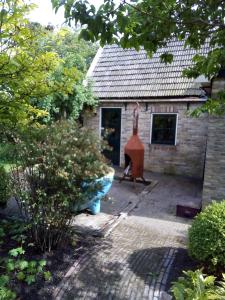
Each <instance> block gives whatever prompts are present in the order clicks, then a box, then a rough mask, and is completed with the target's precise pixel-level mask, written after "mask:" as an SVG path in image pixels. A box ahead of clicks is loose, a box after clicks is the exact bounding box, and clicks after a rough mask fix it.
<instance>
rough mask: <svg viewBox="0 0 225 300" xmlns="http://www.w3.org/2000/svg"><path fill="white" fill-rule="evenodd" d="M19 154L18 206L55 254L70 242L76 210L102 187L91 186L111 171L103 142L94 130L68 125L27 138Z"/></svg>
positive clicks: (42, 244) (41, 241) (16, 177)
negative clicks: (67, 241)
mask: <svg viewBox="0 0 225 300" xmlns="http://www.w3.org/2000/svg"><path fill="white" fill-rule="evenodd" d="M18 153H19V161H20V162H21V163H20V167H19V168H18V170H14V172H13V184H14V187H15V193H16V195H17V198H18V203H19V205H20V207H21V208H22V210H23V212H24V213H25V215H26V217H27V222H31V225H32V226H31V234H32V237H33V240H34V243H35V245H36V246H37V247H38V248H40V249H41V250H42V251H45V250H48V251H50V250H51V249H52V248H55V247H57V246H58V245H59V244H60V243H63V241H64V240H65V239H67V235H66V234H67V233H68V231H69V226H70V224H71V222H72V217H73V216H74V213H72V210H71V208H72V207H73V206H74V205H76V204H78V206H79V205H80V204H81V203H82V202H84V201H85V200H86V199H89V196H90V194H92V193H93V192H94V191H97V190H98V189H100V188H101V186H100V185H99V183H96V184H86V183H93V182H94V179H96V178H98V177H100V176H102V175H103V174H105V172H106V170H107V165H106V164H105V159H104V157H103V156H102V154H101V147H100V143H99V142H98V139H97V138H96V136H94V135H93V134H92V133H91V132H90V131H89V130H87V129H85V128H80V127H79V126H78V125H77V124H76V123H74V122H72V121H63V122H57V123H54V124H52V125H51V126H49V127H46V128H42V129H39V130H38V131H37V132H33V133H32V134H31V135H28V136H26V137H23V141H22V142H21V144H20V149H19V151H18ZM85 184H86V185H85Z"/></svg>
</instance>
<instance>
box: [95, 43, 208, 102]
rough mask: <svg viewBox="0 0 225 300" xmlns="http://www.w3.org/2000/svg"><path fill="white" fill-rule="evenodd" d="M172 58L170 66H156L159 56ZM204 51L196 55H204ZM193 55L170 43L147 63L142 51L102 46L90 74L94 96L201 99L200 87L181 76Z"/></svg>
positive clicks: (191, 51)
mask: <svg viewBox="0 0 225 300" xmlns="http://www.w3.org/2000/svg"><path fill="white" fill-rule="evenodd" d="M164 52H169V53H172V54H173V55H174V60H173V62H172V63H171V64H165V63H161V62H160V55H161V54H162V53H164ZM207 52H208V47H207V46H204V47H203V48H202V49H201V50H199V51H198V53H199V54H203V55H206V54H207ZM196 53H197V52H196V51H195V50H193V49H190V48H186V49H184V47H183V42H180V41H171V42H169V43H168V46H167V47H165V48H162V49H159V50H158V51H157V52H156V53H155V55H154V56H153V57H152V58H151V59H149V57H148V56H147V54H146V52H145V51H144V50H140V51H139V52H137V51H136V50H134V49H125V50H124V49H122V48H120V47H119V46H117V45H111V46H105V47H104V48H103V50H102V52H101V54H100V57H99V58H98V60H97V63H96V64H95V66H94V69H93V70H92V72H91V74H90V79H91V81H92V85H93V91H94V94H95V95H96V96H97V97H99V98H101V99H104V98H133V97H151V98H152V97H155V98H157V97H177V96H181V97H183V96H203V91H202V90H201V89H200V88H199V87H200V84H199V83H197V82H196V81H194V80H193V79H188V78H185V77H183V76H182V70H183V69H185V68H187V67H189V66H191V65H192V64H193V63H192V57H193V56H194V55H195V54H196Z"/></svg>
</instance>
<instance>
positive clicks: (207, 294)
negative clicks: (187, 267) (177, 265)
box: [171, 270, 225, 300]
mask: <svg viewBox="0 0 225 300" xmlns="http://www.w3.org/2000/svg"><path fill="white" fill-rule="evenodd" d="M183 273H184V275H185V277H180V278H179V279H178V280H177V281H176V282H174V283H173V285H172V288H171V291H172V292H173V295H174V298H175V299H176V300H184V299H185V300H210V299H214V300H222V299H225V277H224V280H223V282H219V283H218V284H216V282H215V280H216V278H215V277H214V276H206V275H204V274H202V271H201V270H196V271H187V272H183Z"/></svg>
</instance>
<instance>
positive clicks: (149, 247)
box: [53, 174, 201, 300]
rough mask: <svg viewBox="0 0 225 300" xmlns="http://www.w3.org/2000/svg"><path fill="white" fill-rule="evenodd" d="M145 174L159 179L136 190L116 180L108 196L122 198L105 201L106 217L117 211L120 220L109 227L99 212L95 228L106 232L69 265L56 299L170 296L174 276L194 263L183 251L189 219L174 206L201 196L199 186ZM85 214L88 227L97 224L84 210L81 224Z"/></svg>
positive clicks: (103, 299) (130, 185) (155, 297)
mask: <svg viewBox="0 0 225 300" xmlns="http://www.w3.org/2000/svg"><path fill="white" fill-rule="evenodd" d="M147 175H148V177H150V178H151V179H152V180H153V181H157V182H158V184H157V185H154V187H153V189H152V190H151V191H148V189H143V188H142V191H141V190H139V191H138V193H137V190H136V192H135V191H134V190H133V187H132V184H131V183H129V184H128V183H121V184H119V183H118V182H117V181H115V182H114V186H113V188H112V190H111V193H110V196H111V198H112V199H111V200H110V201H115V199H117V202H118V203H117V204H114V208H115V210H114V211H112V205H111V206H110V205H109V204H107V205H108V206H109V208H108V216H110V218H112V216H113V214H114V217H115V218H116V217H117V220H120V222H117V223H116V225H117V226H116V227H115V226H113V224H112V223H110V227H111V228H113V230H112V231H110V230H108V231H105V221H106V223H107V219H104V216H101V218H102V219H101V222H99V223H98V226H97V229H98V230H97V231H99V232H100V231H101V226H102V228H103V233H104V234H103V237H101V238H95V239H94V238H93V241H94V242H93V247H92V248H91V249H89V250H87V251H84V253H83V255H81V257H80V258H79V259H78V260H77V261H75V263H74V264H73V265H72V266H71V267H70V268H69V269H68V271H67V273H66V275H65V277H64V278H63V280H62V281H61V283H60V284H59V285H58V286H57V288H56V289H55V290H54V296H53V298H54V299H58V300H59V299H90V300H91V299H99V300H109V299H114V300H126V299H127V300H132V299H136V300H139V299H140V300H141V299H150V300H156V299H157V300H158V299H161V300H162V299H170V296H169V295H168V292H169V287H170V284H171V281H172V280H174V279H175V278H176V277H177V275H178V274H180V273H181V270H182V269H183V268H189V267H191V264H192V263H193V262H191V260H190V259H189V258H188V256H187V253H186V250H185V248H186V236H187V229H188V227H189V224H190V220H187V219H182V218H177V217H175V206H176V203H177V201H179V200H180V198H182V199H183V200H185V199H190V198H192V199H195V198H198V197H200V195H201V185H200V183H199V182H197V181H194V180H191V179H188V178H181V177H174V176H159V175H157V174H147ZM146 177H147V176H146ZM138 188H140V187H138ZM122 203H123V204H124V205H122ZM107 205H105V206H104V205H103V210H104V212H103V214H105V215H106V217H107ZM128 208H129V209H128ZM119 210H121V211H120V213H119ZM119 215H120V216H122V218H118V216H119ZM85 217H86V220H87V218H89V225H90V226H92V225H93V223H95V220H96V216H94V217H93V220H94V221H93V222H92V221H91V219H92V217H91V216H87V215H86V216H85V215H83V217H82V218H81V223H80V226H81V227H82V224H84V222H85ZM82 222H83V223H82ZM91 223H92V224H91ZM103 224H104V226H103ZM93 226H94V225H93Z"/></svg>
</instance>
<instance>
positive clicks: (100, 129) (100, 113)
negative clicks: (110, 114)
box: [99, 106, 123, 166]
mask: <svg viewBox="0 0 225 300" xmlns="http://www.w3.org/2000/svg"><path fill="white" fill-rule="evenodd" d="M104 108H120V110H121V118H120V159H119V166H120V164H121V145H122V144H121V143H122V119H123V115H122V113H123V107H122V106H101V107H100V111H99V138H100V139H101V138H102V109H104Z"/></svg>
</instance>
